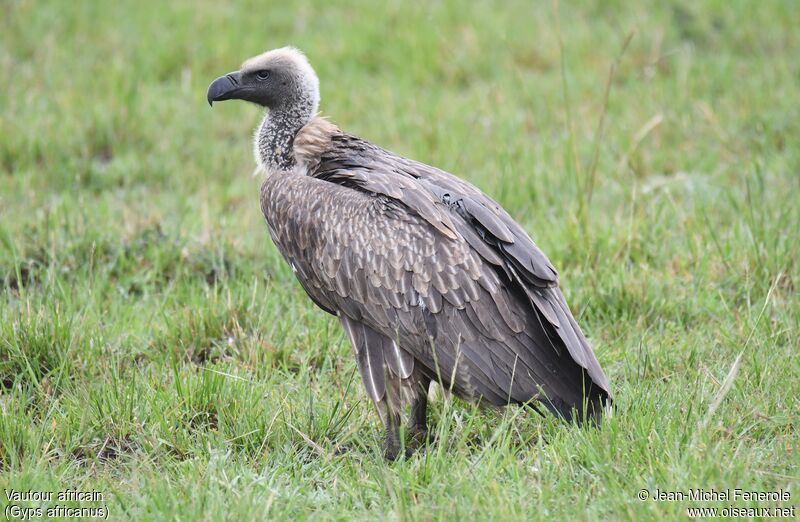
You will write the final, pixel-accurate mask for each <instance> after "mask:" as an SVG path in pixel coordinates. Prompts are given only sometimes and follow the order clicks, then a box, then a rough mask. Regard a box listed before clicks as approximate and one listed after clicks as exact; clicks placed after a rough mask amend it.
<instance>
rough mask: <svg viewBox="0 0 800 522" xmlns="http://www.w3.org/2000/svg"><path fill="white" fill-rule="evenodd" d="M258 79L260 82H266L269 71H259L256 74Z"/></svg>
mask: <svg viewBox="0 0 800 522" xmlns="http://www.w3.org/2000/svg"><path fill="white" fill-rule="evenodd" d="M256 78H258V79H259V80H266V79H267V78H269V71H267V70H263V71H258V72H257V73H256Z"/></svg>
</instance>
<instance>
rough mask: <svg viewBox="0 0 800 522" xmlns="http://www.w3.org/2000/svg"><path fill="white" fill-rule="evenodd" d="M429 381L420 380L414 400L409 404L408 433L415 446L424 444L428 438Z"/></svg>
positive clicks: (425, 379) (423, 378)
mask: <svg viewBox="0 0 800 522" xmlns="http://www.w3.org/2000/svg"><path fill="white" fill-rule="evenodd" d="M430 384H431V380H430V379H428V378H427V377H422V378H421V379H420V382H419V384H418V385H417V386H418V387H419V389H418V392H417V396H416V398H415V399H414V400H413V401H412V402H411V417H410V419H409V422H408V433H409V434H410V435H411V438H412V439H413V441H414V443H415V445H420V444H424V443H425V442H426V441H427V438H428V387H429V386H430Z"/></svg>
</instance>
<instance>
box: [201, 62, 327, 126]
mask: <svg viewBox="0 0 800 522" xmlns="http://www.w3.org/2000/svg"><path fill="white" fill-rule="evenodd" d="M223 100H245V101H249V102H253V103H256V104H258V105H261V106H263V107H266V108H267V109H269V110H271V111H273V110H282V109H286V110H293V109H301V110H303V112H306V111H308V112H310V114H314V113H315V112H316V111H317V105H318V104H319V80H318V79H317V75H316V73H315V72H314V69H312V68H311V65H310V64H309V63H308V60H307V59H306V57H305V55H304V54H303V53H302V52H300V51H299V50H297V49H295V48H293V47H282V48H280V49H273V50H272V51H267V52H265V53H263V54H259V55H258V56H255V57H253V58H250V59H249V60H247V61H246V62H244V63H243V64H242V67H241V69H239V70H238V71H234V72H232V73H229V74H226V75H225V76H220V77H219V78H217V79H216V80H214V81H213V82H212V83H211V85H209V87H208V103H209V104H213V103H214V102H215V101H223Z"/></svg>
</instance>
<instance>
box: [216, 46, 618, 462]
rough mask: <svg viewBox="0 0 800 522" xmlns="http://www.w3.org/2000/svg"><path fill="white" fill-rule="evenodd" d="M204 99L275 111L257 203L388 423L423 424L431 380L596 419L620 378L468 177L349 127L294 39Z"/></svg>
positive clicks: (391, 448)
mask: <svg viewBox="0 0 800 522" xmlns="http://www.w3.org/2000/svg"><path fill="white" fill-rule="evenodd" d="M207 96H208V101H209V103H213V102H215V101H221V100H229V99H240V100H246V101H250V102H253V103H255V104H257V105H260V106H262V107H264V108H265V109H266V115H265V116H264V120H263V122H262V123H261V125H260V127H259V129H258V131H257V133H256V136H255V157H256V161H257V162H258V164H259V166H260V167H261V169H262V170H264V171H265V172H266V174H267V176H266V179H265V181H264V184H263V186H262V188H261V209H262V211H263V213H264V217H265V218H266V222H267V225H268V228H269V232H270V235H271V236H272V240H273V241H274V242H275V245H277V247H278V249H279V250H280V252H281V254H283V257H284V258H285V259H286V261H287V263H289V265H290V266H291V267H292V270H293V271H294V273H295V275H296V276H297V279H298V280H299V281H300V284H301V285H302V287H303V288H304V289H305V291H306V293H307V294H308V296H309V297H310V298H311V300H312V301H314V302H315V303H316V304H317V305H318V306H319V307H320V308H322V309H323V310H325V311H327V312H329V313H331V314H333V315H336V316H337V317H338V318H339V320H340V321H341V323H342V325H343V326H344V329H345V332H346V333H347V336H348V337H349V339H350V341H351V342H352V344H353V348H354V350H355V357H356V361H357V364H358V369H359V372H360V374H361V377H362V380H363V382H364V386H365V388H366V391H367V393H368V394H369V396H370V398H371V399H372V400H373V401H374V402H375V404H376V406H377V409H378V411H379V413H380V415H381V418H382V420H383V422H384V423H385V425H386V440H385V446H384V451H385V455H386V457H387V458H390V459H394V458H396V457H397V456H398V454H400V452H401V448H402V447H403V441H401V438H400V437H401V431H400V423H401V419H402V416H401V414H402V413H403V411H404V408H405V406H407V405H408V404H410V405H411V414H410V420H409V427H408V432H409V433H411V434H412V435H414V436H415V439H416V440H419V439H420V438H421V437H420V436H422V438H424V436H425V435H426V434H427V422H426V407H427V391H428V386H429V384H430V382H431V381H437V382H439V383H441V385H442V386H443V387H444V388H445V389H449V390H452V391H453V392H454V393H456V394H457V395H458V396H460V397H464V398H466V399H468V400H473V401H481V403H482V404H488V405H494V406H504V405H507V404H512V403H513V404H523V403H524V404H529V403H531V402H534V401H539V402H540V403H541V404H543V405H544V406H545V407H547V408H548V409H549V410H550V411H551V412H553V413H555V414H556V415H558V416H561V417H563V418H565V419H567V420H576V421H582V420H584V419H586V418H587V417H588V418H592V419H595V420H596V419H597V418H598V417H599V416H600V415H601V413H602V411H603V409H604V406H605V405H608V404H610V403H611V387H610V386H609V383H608V380H607V379H606V376H605V374H604V373H603V370H602V369H601V367H600V364H599V363H598V362H597V359H596V357H595V355H594V353H593V352H592V349H591V347H590V346H589V343H588V342H587V341H586V338H585V337H584V335H583V333H582V332H581V329H580V328H579V327H578V324H577V323H576V322H575V319H574V318H573V316H572V314H571V313H570V310H569V307H568V306H567V303H566V301H565V300H564V296H563V294H562V293H561V290H559V288H558V275H557V273H556V270H555V268H553V265H552V264H551V263H550V261H549V260H548V259H547V257H546V256H545V255H544V253H543V252H542V251H541V250H540V249H539V248H538V247H537V246H536V245H535V244H534V242H533V241H532V240H531V238H530V237H529V236H528V234H527V233H526V232H525V230H523V229H522V227H521V226H520V225H519V224H517V223H516V222H515V221H514V220H513V219H512V218H511V217H510V216H509V214H508V213H507V212H506V211H505V210H503V209H502V208H501V207H500V205H498V204H497V203H496V202H495V201H493V200H492V199H491V198H489V197H488V196H486V195H485V194H483V193H482V192H481V191H480V190H478V189H477V188H475V187H474V186H473V185H471V184H470V183H468V182H466V181H464V180H462V179H459V178H457V177H455V176H453V175H451V174H449V173H447V172H444V171H442V170H439V169H437V168H434V167H431V166H428V165H425V164H423V163H419V162H416V161H413V160H409V159H406V158H403V157H400V156H398V155H396V154H393V153H391V152H388V151H386V150H383V149H381V148H380V147H378V146H376V145H373V144H372V143H369V142H367V141H364V140H362V139H360V138H357V137H355V136H351V135H349V134H347V133H345V132H343V131H341V130H339V129H338V128H337V127H336V126H335V125H333V124H332V123H330V122H328V121H327V120H325V119H322V118H320V117H318V116H317V107H318V104H319V81H318V79H317V75H316V74H315V73H314V70H313V69H312V68H311V66H310V65H309V63H308V61H307V60H306V57H305V56H304V55H303V54H302V53H301V52H299V51H298V50H296V49H293V48H282V49H275V50H272V51H269V52H266V53H264V54H261V55H259V56H256V57H255V58H251V59H249V60H247V61H246V62H244V64H243V65H242V66H241V69H240V70H238V71H235V72H232V73H230V74H226V75H225V76H222V77H220V78H218V79H216V80H215V81H214V82H213V83H212V84H211V85H210V87H209V88H208V95H207Z"/></svg>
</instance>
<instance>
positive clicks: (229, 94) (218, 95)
mask: <svg viewBox="0 0 800 522" xmlns="http://www.w3.org/2000/svg"><path fill="white" fill-rule="evenodd" d="M241 79H242V73H241V72H239V71H234V72H232V73H229V74H226V75H225V76H220V77H219V78H217V79H216V80H214V81H213V82H211V85H209V86H208V104H209V105H211V106H212V107H213V106H214V102H215V101H224V100H231V99H235V98H239V96H237V95H238V94H239V93H241V92H242V91H243V90H245V88H244V87H242V82H241Z"/></svg>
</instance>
